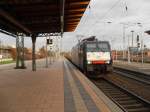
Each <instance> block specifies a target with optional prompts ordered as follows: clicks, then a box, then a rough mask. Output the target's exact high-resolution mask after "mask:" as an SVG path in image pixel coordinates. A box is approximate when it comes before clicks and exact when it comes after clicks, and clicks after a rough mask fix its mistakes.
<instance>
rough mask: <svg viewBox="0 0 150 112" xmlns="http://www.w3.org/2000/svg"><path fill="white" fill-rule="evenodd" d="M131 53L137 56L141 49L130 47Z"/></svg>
mask: <svg viewBox="0 0 150 112" xmlns="http://www.w3.org/2000/svg"><path fill="white" fill-rule="evenodd" d="M129 51H130V53H132V54H137V53H138V52H139V48H138V47H129Z"/></svg>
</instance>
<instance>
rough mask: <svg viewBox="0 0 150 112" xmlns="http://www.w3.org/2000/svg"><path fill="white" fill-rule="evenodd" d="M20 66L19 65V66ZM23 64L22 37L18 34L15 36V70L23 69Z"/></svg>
mask: <svg viewBox="0 0 150 112" xmlns="http://www.w3.org/2000/svg"><path fill="white" fill-rule="evenodd" d="M20 64H21V65H20ZM25 68H26V67H25V63H24V35H23V34H22V33H18V34H17V36H16V67H15V69H25Z"/></svg>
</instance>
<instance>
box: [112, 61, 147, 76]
mask: <svg viewBox="0 0 150 112" xmlns="http://www.w3.org/2000/svg"><path fill="white" fill-rule="evenodd" d="M113 66H114V67H120V68H124V69H129V70H134V71H139V72H142V73H145V74H148V75H150V63H143V64H142V63H141V62H130V63H128V62H127V61H120V60H119V61H118V60H117V61H113Z"/></svg>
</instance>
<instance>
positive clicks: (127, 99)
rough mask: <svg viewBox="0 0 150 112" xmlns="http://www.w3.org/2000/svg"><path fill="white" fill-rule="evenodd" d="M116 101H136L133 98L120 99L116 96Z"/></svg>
mask: <svg viewBox="0 0 150 112" xmlns="http://www.w3.org/2000/svg"><path fill="white" fill-rule="evenodd" d="M113 98H114V99H115V100H117V101H129V100H134V99H133V98H131V97H119V96H116V97H115V96H114V97H113Z"/></svg>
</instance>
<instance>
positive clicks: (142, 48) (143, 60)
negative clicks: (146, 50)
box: [141, 38, 144, 64]
mask: <svg viewBox="0 0 150 112" xmlns="http://www.w3.org/2000/svg"><path fill="white" fill-rule="evenodd" d="M141 52H142V64H143V63H144V55H143V38H142V40H141Z"/></svg>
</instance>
